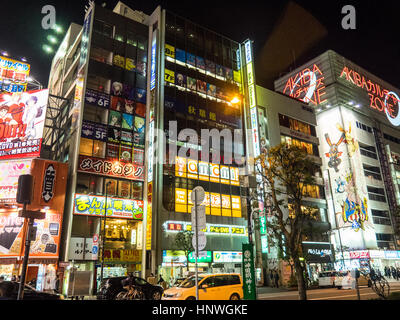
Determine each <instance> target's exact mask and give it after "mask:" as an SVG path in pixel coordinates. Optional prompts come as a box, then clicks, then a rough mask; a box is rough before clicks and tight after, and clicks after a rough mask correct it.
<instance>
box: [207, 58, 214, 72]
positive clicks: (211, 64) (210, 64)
mask: <svg viewBox="0 0 400 320" xmlns="http://www.w3.org/2000/svg"><path fill="white" fill-rule="evenodd" d="M205 62H206V72H209V73H212V74H215V63H214V62H212V61H210V60H208V59H206V60H205Z"/></svg>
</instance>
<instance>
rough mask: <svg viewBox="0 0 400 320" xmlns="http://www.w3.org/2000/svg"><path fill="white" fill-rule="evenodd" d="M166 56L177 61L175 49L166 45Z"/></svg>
mask: <svg viewBox="0 0 400 320" xmlns="http://www.w3.org/2000/svg"><path fill="white" fill-rule="evenodd" d="M165 55H166V56H168V57H171V58H174V59H175V47H173V46H170V45H169V44H165Z"/></svg>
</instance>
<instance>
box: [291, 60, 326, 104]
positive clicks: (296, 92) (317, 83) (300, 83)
mask: <svg viewBox="0 0 400 320" xmlns="http://www.w3.org/2000/svg"><path fill="white" fill-rule="evenodd" d="M324 79H325V77H324V75H323V74H322V72H321V70H320V69H319V68H318V67H317V65H316V64H314V65H313V66H312V68H305V69H303V70H302V71H300V72H298V73H297V74H296V75H294V76H293V77H290V78H289V79H288V80H287V82H286V85H285V88H284V89H283V93H284V94H286V95H289V96H290V97H292V98H295V99H298V100H300V101H303V102H305V103H309V102H311V103H313V104H315V105H318V104H320V103H322V102H324V101H326V99H322V98H321V97H322V96H323V95H324V94H325V93H326V92H325V84H324Z"/></svg>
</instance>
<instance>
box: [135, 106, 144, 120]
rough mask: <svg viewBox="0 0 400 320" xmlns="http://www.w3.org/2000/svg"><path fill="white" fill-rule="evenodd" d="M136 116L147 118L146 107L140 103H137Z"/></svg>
mask: <svg viewBox="0 0 400 320" xmlns="http://www.w3.org/2000/svg"><path fill="white" fill-rule="evenodd" d="M135 114H136V115H137V116H139V117H142V118H144V117H145V116H146V105H145V104H143V103H140V102H136V109H135Z"/></svg>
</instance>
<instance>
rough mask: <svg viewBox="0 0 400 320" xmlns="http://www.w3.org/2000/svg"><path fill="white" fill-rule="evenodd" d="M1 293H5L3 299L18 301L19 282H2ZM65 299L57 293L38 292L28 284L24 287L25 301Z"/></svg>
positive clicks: (0, 284)
mask: <svg viewBox="0 0 400 320" xmlns="http://www.w3.org/2000/svg"><path fill="white" fill-rule="evenodd" d="M0 288H1V289H0V292H3V296H2V297H1V298H2V299H7V300H17V298H18V290H19V282H16V281H2V282H0ZM63 299H64V297H63V296H62V295H60V294H57V293H49V292H42V291H37V290H36V289H34V288H33V287H31V286H30V285H28V284H25V286H24V297H23V300H63Z"/></svg>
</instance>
